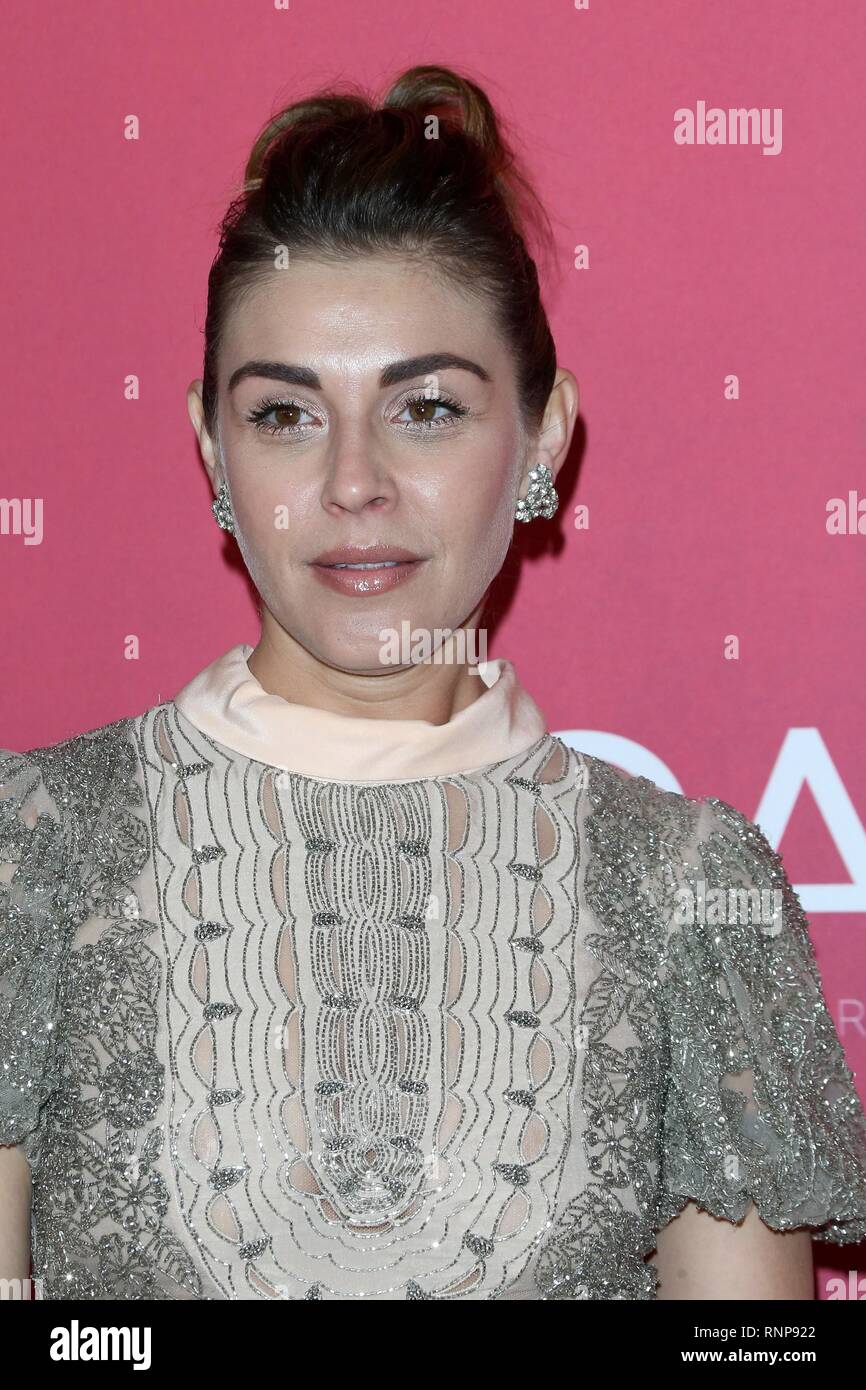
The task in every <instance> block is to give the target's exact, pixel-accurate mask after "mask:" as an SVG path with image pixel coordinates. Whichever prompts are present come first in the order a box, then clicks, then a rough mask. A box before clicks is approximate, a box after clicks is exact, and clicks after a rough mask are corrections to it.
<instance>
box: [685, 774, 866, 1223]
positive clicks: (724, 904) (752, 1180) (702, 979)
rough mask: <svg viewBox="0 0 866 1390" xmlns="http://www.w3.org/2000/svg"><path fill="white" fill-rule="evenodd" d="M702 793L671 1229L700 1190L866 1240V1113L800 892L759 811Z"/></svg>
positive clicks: (689, 923)
mask: <svg viewBox="0 0 866 1390" xmlns="http://www.w3.org/2000/svg"><path fill="white" fill-rule="evenodd" d="M698 804H699V806H700V814H699V816H698V819H697V822H696V830H695V835H694V838H693V840H692V841H691V842H690V844H689V848H688V853H687V858H686V860H684V861H683V862H682V863H681V864H680V866H679V869H678V873H679V888H678V900H677V904H676V909H675V913H674V920H673V921H672V922H671V929H670V932H669V934H668V935H667V938H666V944H665V947H664V951H663V960H662V962H661V968H660V970H659V977H660V980H659V983H660V999H661V1002H662V1007H663V1014H664V1021H665V1033H666V1037H667V1041H668V1042H669V1045H670V1069H669V1076H668V1084H667V1088H666V1094H665V1103H664V1117H663V1125H662V1146H661V1147H662V1152H661V1154H660V1162H659V1175H660V1207H661V1221H660V1223H659V1229H661V1225H662V1224H666V1222H667V1221H668V1220H670V1219H671V1217H672V1216H674V1215H676V1214H677V1212H678V1211H679V1210H681V1209H682V1207H683V1206H684V1205H685V1201H686V1199H689V1198H690V1199H692V1200H694V1201H695V1202H696V1203H697V1204H698V1206H699V1207H701V1208H703V1209H704V1210H706V1211H709V1212H711V1213H712V1214H713V1215H715V1216H719V1217H723V1218H725V1219H727V1220H729V1221H733V1222H738V1221H739V1220H740V1219H741V1218H742V1217H743V1216H744V1215H745V1214H746V1212H747V1210H748V1209H749V1207H750V1204H751V1203H752V1202H754V1204H755V1206H756V1207H757V1209H758V1212H759V1214H760V1216H761V1217H762V1219H763V1221H764V1222H765V1224H766V1225H768V1226H770V1227H772V1228H773V1229H775V1230H791V1229H794V1228H798V1227H811V1228H814V1229H813V1230H812V1235H813V1237H814V1238H815V1239H821V1240H827V1241H832V1242H834V1243H836V1244H840V1245H841V1244H844V1243H848V1242H853V1241H859V1240H864V1239H866V1115H864V1110H863V1105H862V1103H861V1100H860V1097H859V1095H858V1092H857V1089H856V1087H855V1083H854V1076H853V1074H852V1072H851V1070H850V1068H849V1066H848V1064H847V1061H846V1058H845V1054H844V1052H843V1049H842V1046H841V1043H840V1041H839V1038H838V1035H837V1033H836V1029H835V1027H834V1024H833V1021H832V1019H831V1017H830V1014H829V1012H828V1009H827V1004H826V1000H825V997H824V993H823V989H822V982H821V977H820V975H819V972H818V967H817V963H816V957H815V952H814V947H813V943H812V940H811V937H810V933H809V927H808V922H807V919H806V916H805V913H804V911H803V907H802V904H801V903H800V899H799V897H798V895H797V893H796V892H795V890H794V888H793V886H792V885H791V883H790V880H789V878H788V875H787V873H786V871H785V868H784V866H783V863H782V860H781V858H780V856H779V855H778V854H777V853H776V852H775V851H774V850H773V849H772V848H771V847H770V844H769V842H768V840H767V839H766V836H765V835H764V834H763V832H762V831H761V830H760V828H759V827H758V826H757V825H756V824H754V823H753V822H752V821H749V820H747V819H746V817H745V816H743V815H742V814H741V813H740V812H739V811H737V810H735V808H734V807H732V806H729V805H728V804H727V803H726V802H723V801H719V800H718V799H716V798H706V799H704V800H703V801H701V802H700V803H698Z"/></svg>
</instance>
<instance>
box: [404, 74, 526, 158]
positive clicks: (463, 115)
mask: <svg viewBox="0 0 866 1390" xmlns="http://www.w3.org/2000/svg"><path fill="white" fill-rule="evenodd" d="M388 106H395V107H397V108H399V109H402V110H413V111H419V112H422V113H424V114H430V115H435V116H440V117H444V118H445V119H447V120H450V121H452V123H453V124H455V125H458V126H459V127H460V128H461V129H462V130H463V132H464V133H465V134H466V135H469V136H471V138H472V139H473V140H477V142H478V144H479V145H481V146H482V148H483V149H484V151H485V153H486V154H487V156H488V158H489V159H490V160H491V161H492V162H493V163H494V164H496V165H498V164H499V163H500V162H501V163H502V164H503V167H504V163H506V162H509V163H510V151H509V150H508V149H507V146H506V145H505V142H504V140H503V139H502V134H501V132H500V129H499V122H498V120H497V118H496V112H495V111H494V109H493V106H492V105H491V103H490V100H489V98H488V97H487V95H486V93H485V92H483V91H482V89H481V88H480V87H479V86H478V85H477V84H476V83H475V82H473V81H472V80H471V79H470V78H468V77H462V76H461V75H460V73H457V72H454V70H453V69H452V68H442V67H436V66H433V65H426V66H422V67H414V68H409V69H408V71H407V72H404V73H403V75H402V77H398V78H397V81H396V82H394V83H393V85H392V86H391V87H390V88H389V90H388V92H387V93H386V94H385V96H384V98H383V100H382V108H383V109H384V108H385V107H388Z"/></svg>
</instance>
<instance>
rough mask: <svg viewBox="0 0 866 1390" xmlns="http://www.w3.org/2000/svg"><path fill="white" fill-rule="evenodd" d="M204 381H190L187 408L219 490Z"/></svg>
mask: <svg viewBox="0 0 866 1390" xmlns="http://www.w3.org/2000/svg"><path fill="white" fill-rule="evenodd" d="M202 384H203V383H202V381H201V379H200V378H199V379H198V380H196V381H192V382H190V385H189V389H188V390H187V393H186V408H187V411H188V413H189V418H190V420H191V421H192V427H193V429H194V430H195V433H196V437H197V439H198V446H199V450H200V451H201V457H202V462H203V463H204V466H205V468H206V469H207V475H208V477H209V478H210V482H211V487H212V488H213V490H214V492H217V490H218V488H219V483H218V481H217V457H216V450H215V448H214V443H213V440H212V439H211V437H210V435H209V433H208V430H207V426H206V425H205V422H204V402H203V400H202Z"/></svg>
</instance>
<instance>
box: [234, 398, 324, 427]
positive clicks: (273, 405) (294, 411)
mask: <svg viewBox="0 0 866 1390" xmlns="http://www.w3.org/2000/svg"><path fill="white" fill-rule="evenodd" d="M309 414H310V412H309V410H306V409H305V408H304V406H302V405H299V404H298V402H297V401H263V402H262V404H261V405H260V406H257V407H256V409H255V410H251V411H250V413H249V415H248V416H247V419H248V420H249V421H250V423H251V424H253V425H255V427H256V429H257V430H258V431H259V432H260V433H261V434H295V433H296V432H297V431H298V430H300V429H305V428H306V426H305V425H302V424H301V423H300V420H299V416H301V415H309ZM270 416H274V417H275V418H274V419H273V420H271V419H270V418H269V417H270Z"/></svg>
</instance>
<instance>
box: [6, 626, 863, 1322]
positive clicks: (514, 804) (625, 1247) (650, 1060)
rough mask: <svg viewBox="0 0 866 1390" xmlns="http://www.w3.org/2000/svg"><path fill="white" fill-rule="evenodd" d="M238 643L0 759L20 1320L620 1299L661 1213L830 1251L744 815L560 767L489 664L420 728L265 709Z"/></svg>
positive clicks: (820, 1140) (778, 935) (853, 1211)
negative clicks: (27, 1187)
mask: <svg viewBox="0 0 866 1390" xmlns="http://www.w3.org/2000/svg"><path fill="white" fill-rule="evenodd" d="M251 650H252V648H251V647H250V646H248V645H246V644H240V645H238V646H236V647H233V648H232V649H231V650H229V651H228V652H226V653H225V654H224V655H222V656H220V657H218V658H217V659H216V660H215V661H214V662H212V663H211V664H210V665H209V666H207V667H206V668H205V669H204V670H203V671H201V672H200V673H199V674H198V675H197V676H195V677H194V678H193V680H191V681H190V682H189V684H188V685H186V686H185V687H184V688H183V690H182V691H180V692H179V694H178V695H177V696H176V697H175V698H174V699H173V700H168V701H166V702H163V703H161V704H159V705H156V706H154V707H152V708H150V709H148V710H146V711H145V712H144V713H143V714H140V715H137V716H133V717H129V718H124V719H121V720H118V721H116V722H114V723H112V724H108V725H105V726H102V727H100V728H97V729H93V730H91V731H89V732H87V733H83V734H79V735H77V736H75V737H73V738H70V739H68V740H66V741H64V742H62V743H57V744H54V745H51V746H47V747H41V748H34V749H30V750H28V751H26V752H24V753H16V752H3V753H0V1144H18V1145H21V1146H22V1148H23V1149H24V1151H25V1153H26V1155H27V1158H28V1160H29V1163H30V1167H31V1174H32V1216H31V1241H32V1250H33V1275H34V1276H38V1277H40V1278H41V1279H42V1281H43V1295H44V1297H46V1298H52V1299H63V1298H88V1299H112V1298H120V1299H205V1300H210V1299H262V1300H268V1299H343V1300H346V1299H361V1298H364V1299H386V1300H403V1299H443V1300H461V1299H588V1300H601V1299H654V1298H656V1297H657V1293H658V1290H657V1274H656V1270H655V1267H654V1265H653V1263H652V1261H651V1258H649V1257H651V1255H652V1252H653V1250H654V1249H655V1243H656V1235H657V1232H658V1231H659V1230H661V1229H662V1227H663V1226H664V1225H666V1224H667V1222H669V1221H670V1220H671V1218H672V1217H674V1216H675V1215H676V1214H677V1213H678V1212H679V1211H680V1210H681V1209H682V1207H683V1206H684V1205H685V1203H686V1201H687V1200H688V1199H689V1198H691V1199H693V1200H695V1201H696V1202H697V1203H698V1204H699V1205H700V1206H701V1207H703V1208H704V1209H705V1210H707V1211H710V1212H712V1213H714V1214H715V1215H716V1216H719V1217H722V1218H724V1219H726V1220H728V1221H738V1220H739V1219H740V1218H742V1217H743V1216H744V1214H745V1213H746V1211H747V1210H748V1209H749V1207H750V1204H751V1203H752V1202H754V1203H755V1204H756V1205H757V1207H758V1210H759V1212H760V1214H761V1216H762V1218H763V1219H764V1221H765V1222H766V1223H767V1224H768V1225H769V1226H771V1227H773V1228H774V1229H778V1230H789V1229H792V1228H795V1227H801V1226H805V1227H809V1228H811V1230H812V1233H813V1235H814V1236H815V1237H816V1238H820V1239H824V1240H829V1241H832V1242H835V1243H838V1244H842V1243H845V1242H852V1241H858V1240H863V1239H866V1116H864V1111H863V1107H862V1104H861V1101H860V1099H859V1096H858V1093H857V1090H856V1088H855V1083H854V1078H853V1076H852V1073H851V1071H850V1069H849V1067H848V1065H847V1063H846V1059H845V1055H844V1053H843V1050H842V1047H841V1045H840V1042H839V1038H838V1036H837V1033H836V1031H835V1028H834V1025H833V1023H832V1020H831V1018H830V1015H829V1012H828V1010H827V1005H826V1002H825V998H824V994H823V991H822V984H821V977H820V975H819V972H818V969H817V965H816V961H815V955H814V950H813V946H812V942H811V939H810V936H809V930H808V925H807V920H806V918H805V915H804V912H803V909H802V906H801V904H800V901H799V899H798V897H797V895H796V893H795V891H794V889H793V888H792V886H791V883H790V881H789V879H788V877H787V874H786V871H785V869H784V867H783V864H782V861H781V859H780V857H779V856H778V855H777V854H776V853H775V852H774V851H773V850H772V849H771V848H770V846H769V844H768V842H767V840H766V838H765V837H764V835H763V834H762V832H761V831H760V830H759V829H758V827H757V826H756V825H755V824H754V823H753V822H751V821H749V820H747V819H746V818H745V817H744V816H743V815H742V814H741V813H740V812H739V811H737V810H735V809H734V808H733V807H732V806H730V805H728V804H726V803H725V802H722V801H720V800H718V799H716V798H704V799H701V800H696V799H692V798H689V797H686V796H684V795H681V794H677V793H673V792H668V791H665V790H663V789H661V788H659V787H658V786H657V785H656V784H655V783H653V782H652V781H650V780H649V779H647V778H645V777H637V778H633V777H629V776H628V775H627V774H625V773H624V772H622V771H621V770H619V769H618V768H616V767H615V766H614V765H613V764H611V763H608V762H605V761H604V760H602V759H599V758H596V757H592V756H590V755H588V754H583V753H580V752H577V751H575V750H574V749H572V748H570V747H568V746H567V745H566V744H564V743H563V742H562V741H561V740H559V739H558V738H556V737H555V736H553V735H551V734H549V733H548V732H547V731H546V725H545V722H544V719H543V716H542V715H541V712H540V711H539V709H538V707H537V705H536V704H535V702H534V701H533V700H532V698H531V696H530V695H529V694H528V692H527V691H526V690H525V688H524V687H523V686H522V685H521V684H520V682H519V680H518V678H517V675H516V672H515V670H514V667H513V666H512V664H511V663H510V662H508V661H505V660H503V659H499V660H497V661H493V662H488V663H485V664H483V665H482V666H481V668H480V675H481V677H482V679H483V682H484V690H483V693H482V694H481V695H480V696H479V697H478V698H477V699H476V700H475V701H474V702H473V703H472V704H470V705H469V706H467V707H466V708H465V709H463V710H461V711H459V712H458V713H457V714H455V715H453V716H452V718H451V720H449V721H448V723H446V724H444V725H432V724H429V723H427V722H426V721H423V720H384V719H379V718H373V719H362V718H350V717H348V716H344V715H338V714H335V713H330V712H327V711H321V710H315V709H313V708H311V707H308V706H299V705H295V704H292V703H290V702H288V701H286V700H283V699H281V698H280V697H279V696H275V695H272V694H270V693H268V692H266V691H265V690H264V689H263V687H262V686H261V685H260V684H259V682H258V681H257V680H256V679H255V677H254V676H253V675H252V672H251V671H250V668H249V666H248V665H247V657H248V656H249V654H250V652H251ZM762 891H763V897H762V896H761V893H762ZM734 900H736V902H737V903H739V904H745V903H747V904H748V910H746V909H745V908H743V907H740V908H738V909H737V910H734V909H733V907H732V904H733V902H734ZM759 902H760V906H761V911H760V912H759V911H758V909H757V906H756V905H757V904H758V903H759ZM768 902H772V903H773V904H774V908H773V913H772V919H771V920H769V919H768V918H767V916H766V912H765V909H766V905H767V903H768ZM685 903H691V904H692V905H693V907H694V908H695V910H693V911H686V910H684V908H683V904H685ZM720 903H724V904H726V908H725V910H724V911H722V910H721V909H720V907H719V904H720ZM695 905H696V906H695Z"/></svg>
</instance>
